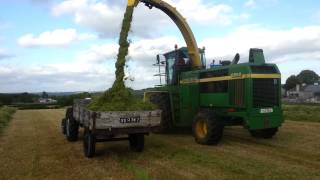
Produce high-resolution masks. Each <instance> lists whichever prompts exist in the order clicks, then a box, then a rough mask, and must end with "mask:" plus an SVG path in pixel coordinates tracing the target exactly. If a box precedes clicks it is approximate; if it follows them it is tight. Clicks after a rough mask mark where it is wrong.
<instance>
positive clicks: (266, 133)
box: [250, 128, 278, 139]
mask: <svg viewBox="0 0 320 180" xmlns="http://www.w3.org/2000/svg"><path fill="white" fill-rule="evenodd" d="M277 132H278V128H269V129H258V130H250V134H251V136H253V137H256V138H264V139H270V138H272V137H273V136H274V135H276V133H277Z"/></svg>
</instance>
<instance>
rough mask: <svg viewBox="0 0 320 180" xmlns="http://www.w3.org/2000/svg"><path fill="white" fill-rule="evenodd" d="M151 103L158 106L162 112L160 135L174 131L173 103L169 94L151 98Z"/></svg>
mask: <svg viewBox="0 0 320 180" xmlns="http://www.w3.org/2000/svg"><path fill="white" fill-rule="evenodd" d="M150 102H152V103H153V104H156V105H158V107H159V108H160V109H161V110H162V115H161V122H160V129H159V131H158V132H159V133H165V132H168V131H170V130H171V129H172V127H173V124H172V118H171V103H170V97H169V94H164V93H159V94H154V95H152V96H151V97H150Z"/></svg>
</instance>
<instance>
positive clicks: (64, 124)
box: [61, 118, 67, 135]
mask: <svg viewBox="0 0 320 180" xmlns="http://www.w3.org/2000/svg"><path fill="white" fill-rule="evenodd" d="M61 130H62V134H63V135H66V131H67V130H66V118H63V119H62V121H61Z"/></svg>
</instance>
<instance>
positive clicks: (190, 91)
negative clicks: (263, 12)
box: [156, 48, 283, 130]
mask: <svg viewBox="0 0 320 180" xmlns="http://www.w3.org/2000/svg"><path fill="white" fill-rule="evenodd" d="M179 54H184V56H186V57H188V54H187V49H186V48H180V49H176V50H175V51H171V52H168V53H166V54H164V55H165V58H166V65H167V66H166V76H167V77H166V79H167V84H166V85H164V86H162V87H159V88H156V90H157V91H166V92H168V94H169V95H170V100H171V112H172V119H173V125H174V126H176V127H191V126H192V122H193V120H194V117H195V116H196V115H197V113H198V112H199V110H201V109H211V110H212V111H214V112H216V114H217V115H218V116H219V119H222V120H225V121H226V124H228V125H229V124H230V125H236V124H239V120H240V121H241V122H243V123H242V124H243V125H244V127H246V128H248V129H250V130H254V129H265V128H273V127H279V126H281V124H282V123H283V115H282V109H281V86H280V85H281V82H280V79H271V78H265V79H254V78H245V79H241V80H237V79H236V78H235V79H231V80H225V81H224V82H225V83H224V84H223V85H221V84H222V83H223V82H222V81H220V82H219V81H216V82H210V83H212V84H210V85H208V86H204V84H205V83H199V80H200V79H204V78H211V77H226V76H230V77H232V76H233V75H240V76H241V75H244V74H247V75H250V74H280V71H279V69H278V68H277V66H276V65H275V64H266V63H265V59H264V55H263V51H262V50H259V49H251V50H250V56H249V59H248V62H247V63H241V64H231V65H228V66H216V67H214V68H210V69H205V68H203V69H201V70H186V71H184V72H176V77H178V80H176V81H171V79H174V76H173V74H175V73H174V68H172V65H174V62H175V61H176V60H177V58H179V57H178V55H179ZM200 54H201V55H202V54H204V52H203V51H200ZM170 69H171V70H172V71H173V72H171V73H170ZM180 81H184V82H186V81H189V82H192V83H187V84H183V83H182V84H180V83H179V82H180ZM265 81H267V82H265ZM174 82H177V83H174ZM219 83H221V84H219ZM266 83H268V84H266ZM217 87H218V88H217ZM270 87H272V88H273V89H271V90H270V89H269V88H270ZM203 89H204V90H203ZM270 99H272V100H274V101H273V102H275V103H273V102H272V103H270ZM266 101H267V102H268V103H267V104H265V103H264V102H266ZM231 108H232V111H236V112H228V110H230V109H231ZM265 108H268V109H269V108H272V109H273V112H270V113H261V109H265Z"/></svg>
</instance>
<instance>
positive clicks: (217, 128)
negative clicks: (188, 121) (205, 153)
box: [192, 110, 224, 145]
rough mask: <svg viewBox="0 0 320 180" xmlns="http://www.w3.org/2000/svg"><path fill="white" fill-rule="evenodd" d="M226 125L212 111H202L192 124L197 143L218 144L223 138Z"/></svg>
mask: <svg viewBox="0 0 320 180" xmlns="http://www.w3.org/2000/svg"><path fill="white" fill-rule="evenodd" d="M223 129H224V125H223V122H222V121H221V120H219V118H218V117H217V116H215V114H214V113H213V112H212V111H208V110H204V111H200V112H199V113H198V114H197V116H196V117H195V119H194V121H193V125H192V130H193V135H194V138H195V140H196V142H197V143H199V144H203V145H212V144H218V143H219V142H220V140H221V138H222V134H223Z"/></svg>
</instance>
